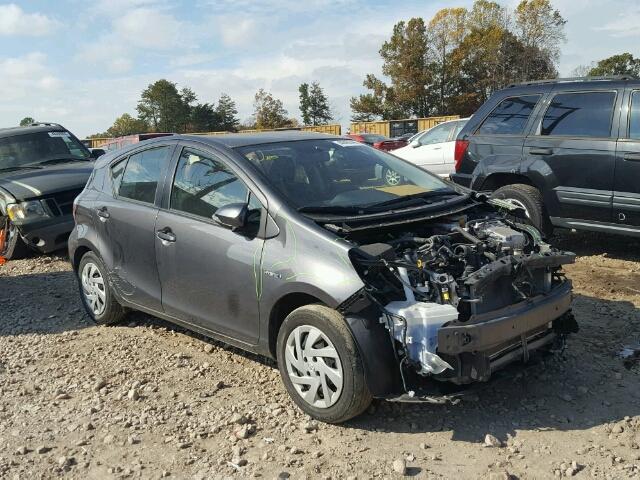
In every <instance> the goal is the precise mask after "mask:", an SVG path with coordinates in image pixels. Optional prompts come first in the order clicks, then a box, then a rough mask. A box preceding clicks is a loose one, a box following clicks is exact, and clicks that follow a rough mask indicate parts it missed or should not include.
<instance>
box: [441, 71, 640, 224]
mask: <svg viewBox="0 0 640 480" xmlns="http://www.w3.org/2000/svg"><path fill="white" fill-rule="evenodd" d="M455 169H456V173H454V174H453V175H452V176H451V177H452V180H453V181H455V182H456V183H458V184H460V185H463V186H466V187H469V188H471V189H473V190H477V191H487V192H492V196H493V197H495V198H499V199H505V200H508V201H510V202H511V203H512V204H514V205H516V206H518V207H520V208H522V209H523V210H524V213H526V215H527V216H528V218H529V220H530V222H531V223H532V224H534V225H535V226H536V227H538V228H539V229H540V230H541V231H543V232H544V233H546V234H550V233H551V232H552V231H553V227H561V228H572V229H584V230H594V231H603V232H610V233H620V234H627V235H636V236H640V80H638V79H636V78H633V77H627V76H618V77H583V78H571V79H556V80H545V81H539V82H530V83H525V84H519V85H512V86H510V87H508V88H506V89H504V90H501V91H499V92H496V93H495V94H494V95H493V96H492V97H491V98H490V99H489V100H487V102H485V104H484V105H483V106H482V107H481V108H480V109H479V110H478V111H477V112H476V113H475V115H473V117H472V118H471V119H470V120H469V122H468V123H467V125H466V126H465V127H464V128H463V129H462V131H461V132H460V134H459V135H458V137H457V140H456V147H455Z"/></svg>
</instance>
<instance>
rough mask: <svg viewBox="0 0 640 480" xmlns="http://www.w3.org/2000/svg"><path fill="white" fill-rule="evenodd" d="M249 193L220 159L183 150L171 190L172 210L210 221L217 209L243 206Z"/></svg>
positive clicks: (186, 149)
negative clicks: (239, 204)
mask: <svg viewBox="0 0 640 480" xmlns="http://www.w3.org/2000/svg"><path fill="white" fill-rule="evenodd" d="M248 194H249V190H248V189H247V187H246V186H245V184H244V183H243V182H242V181H241V180H240V179H239V178H238V177H237V176H236V175H235V174H234V173H233V172H232V171H231V170H230V169H229V168H228V167H227V166H226V165H224V164H223V163H222V162H221V161H220V160H217V159H214V158H211V156H207V155H203V154H201V153H199V152H196V151H194V150H190V149H188V148H185V149H184V150H183V151H182V155H180V161H179V162H178V168H177V170H176V175H175V178H174V181H173V188H172V189H171V208H172V209H173V210H179V211H181V212H186V213H190V214H192V215H197V216H199V217H204V218H208V219H211V218H212V217H213V215H214V214H215V213H216V211H217V210H218V208H220V207H223V206H225V205H229V204H232V203H246V202H247V199H248Z"/></svg>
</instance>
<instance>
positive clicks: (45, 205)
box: [0, 123, 93, 259]
mask: <svg viewBox="0 0 640 480" xmlns="http://www.w3.org/2000/svg"><path fill="white" fill-rule="evenodd" d="M91 160H93V156H92V154H91V152H89V150H88V149H87V147H85V146H84V145H83V144H82V142H80V140H78V139H77V138H76V137H75V136H74V135H73V134H72V133H71V132H69V131H68V130H66V129H65V128H64V127H62V126H60V125H58V124H54V123H38V124H34V125H31V126H28V127H16V128H4V129H0V256H1V257H4V258H6V259H12V258H19V257H21V256H23V255H24V254H26V253H27V252H28V251H29V249H33V250H37V251H40V252H51V251H54V250H58V249H60V248H63V247H65V245H66V243H67V238H68V237H69V233H71V230H72V229H73V216H72V208H73V200H74V199H75V198H76V196H77V195H78V194H79V193H80V192H81V191H82V189H83V188H84V186H85V184H86V183H87V179H88V178H89V176H90V175H91V171H92V170H93V162H92V161H91Z"/></svg>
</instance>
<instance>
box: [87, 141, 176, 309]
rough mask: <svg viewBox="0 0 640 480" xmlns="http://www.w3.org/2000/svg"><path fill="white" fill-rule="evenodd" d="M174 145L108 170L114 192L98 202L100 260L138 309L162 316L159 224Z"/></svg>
mask: <svg viewBox="0 0 640 480" xmlns="http://www.w3.org/2000/svg"><path fill="white" fill-rule="evenodd" d="M174 148H175V144H168V145H167V144H165V145H153V146H150V147H147V148H145V149H141V150H138V151H134V152H133V153H131V154H130V155H127V156H126V157H124V158H123V159H119V160H117V161H116V162H114V164H112V166H111V167H110V183H111V187H112V188H111V192H108V189H105V192H103V193H102V194H101V196H100V197H99V198H98V199H97V200H96V202H95V205H96V211H95V215H96V218H97V219H98V220H99V221H97V222H96V227H97V229H98V231H99V234H100V239H101V245H100V246H99V248H100V255H101V256H102V259H103V261H104V262H105V265H106V267H107V268H108V270H109V276H110V279H111V280H112V282H113V283H114V286H115V288H116V289H117V290H118V291H119V292H120V294H121V295H122V296H123V297H124V298H125V300H127V301H128V302H131V303H133V304H135V305H138V306H142V307H146V308H150V309H153V310H156V311H161V310H162V304H161V300H160V299H161V290H160V280H159V278H158V272H157V270H156V266H155V264H156V258H155V252H154V244H155V240H154V238H155V234H154V232H155V222H156V216H157V214H158V205H159V200H160V193H159V190H160V189H158V185H159V184H160V185H162V183H163V181H164V178H165V175H166V171H167V167H168V164H169V160H170V158H171V153H172V152H173V149H174Z"/></svg>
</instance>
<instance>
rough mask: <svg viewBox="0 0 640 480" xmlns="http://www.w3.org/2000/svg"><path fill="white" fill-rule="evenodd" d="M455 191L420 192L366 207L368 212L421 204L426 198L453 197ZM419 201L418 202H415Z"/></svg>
mask: <svg viewBox="0 0 640 480" xmlns="http://www.w3.org/2000/svg"><path fill="white" fill-rule="evenodd" d="M455 194H456V191H455V190H452V189H449V188H447V189H442V190H432V191H430V192H420V193H412V194H410V195H403V196H401V197H396V198H392V199H391V200H385V201H384V202H379V203H371V204H369V205H367V206H366V208H367V209H368V210H372V209H375V210H378V209H379V208H380V207H388V206H391V205H396V204H402V203H410V204H414V203H416V204H419V203H422V202H420V200H426V199H427V198H434V197H446V196H449V195H455ZM416 200H419V201H416Z"/></svg>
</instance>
